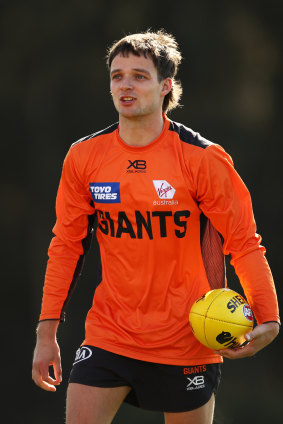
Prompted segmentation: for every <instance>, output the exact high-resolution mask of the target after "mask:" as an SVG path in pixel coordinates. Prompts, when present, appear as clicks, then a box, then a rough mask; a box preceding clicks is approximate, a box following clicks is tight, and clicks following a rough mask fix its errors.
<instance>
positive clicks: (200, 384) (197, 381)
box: [186, 375, 205, 390]
mask: <svg viewBox="0 0 283 424" xmlns="http://www.w3.org/2000/svg"><path fill="white" fill-rule="evenodd" d="M187 380H189V383H188V384H187V387H186V389H187V390H198V389H203V388H204V387H205V384H204V376H203V375H196V376H195V377H193V378H190V377H187Z"/></svg>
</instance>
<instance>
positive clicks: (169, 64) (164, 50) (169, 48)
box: [106, 29, 182, 112]
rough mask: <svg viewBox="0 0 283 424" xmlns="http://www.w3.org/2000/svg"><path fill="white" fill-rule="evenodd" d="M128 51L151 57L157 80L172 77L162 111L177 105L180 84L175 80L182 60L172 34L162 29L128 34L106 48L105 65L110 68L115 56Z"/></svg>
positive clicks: (180, 90)
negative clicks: (170, 86) (170, 87)
mask: <svg viewBox="0 0 283 424" xmlns="http://www.w3.org/2000/svg"><path fill="white" fill-rule="evenodd" d="M129 53H132V54H134V55H135V56H141V55H142V54H143V55H144V56H145V57H148V56H149V57H151V59H152V60H153V63H154V65H155V67H156V69H157V75H158V79H159V81H162V80H163V79H165V78H168V77H169V78H171V79H172V82H173V84H172V89H171V91H170V92H169V93H168V94H166V96H165V97H164V101H163V106H162V109H163V111H164V112H166V111H169V110H172V109H174V108H175V107H177V106H179V100H180V98H181V95H182V86H181V83H180V82H179V81H176V80H175V75H176V74H177V71H178V66H179V64H180V62H181V60H182V55H181V53H180V51H179V49H178V44H177V42H176V40H175V38H174V37H173V35H171V34H168V33H166V32H165V31H164V30H162V29H161V30H159V31H157V32H151V31H150V30H148V31H146V32H142V33H138V34H130V35H127V36H126V37H124V38H122V39H121V40H119V41H116V42H115V43H114V44H113V45H112V46H111V47H110V48H109V50H108V53H107V56H106V58H107V65H108V67H109V69H110V67H111V63H112V61H113V59H114V57H115V56H117V55H118V54H122V55H123V56H128V55H129Z"/></svg>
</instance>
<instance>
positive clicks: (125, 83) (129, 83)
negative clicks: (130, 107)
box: [121, 76, 133, 90]
mask: <svg viewBox="0 0 283 424" xmlns="http://www.w3.org/2000/svg"><path fill="white" fill-rule="evenodd" d="M121 88H122V89H123V90H131V89H132V88H133V79H132V77H131V76H125V77H124V78H123V79H122V81H121Z"/></svg>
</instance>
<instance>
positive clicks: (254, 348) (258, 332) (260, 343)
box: [216, 322, 279, 359]
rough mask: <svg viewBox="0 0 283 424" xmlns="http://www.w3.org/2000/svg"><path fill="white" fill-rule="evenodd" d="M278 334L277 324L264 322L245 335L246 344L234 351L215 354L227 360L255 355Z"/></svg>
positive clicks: (227, 350) (226, 350)
mask: <svg viewBox="0 0 283 424" xmlns="http://www.w3.org/2000/svg"><path fill="white" fill-rule="evenodd" d="M278 333H279V325H278V323H277V322H266V323H264V324H260V325H257V326H256V327H255V328H254V329H253V330H252V331H251V332H249V333H247V334H246V335H245V338H246V340H247V342H248V343H247V344H246V345H245V346H243V347H239V348H235V349H221V350H217V351H216V353H218V354H219V355H222V356H224V357H225V358H229V359H240V358H246V357H249V356H253V355H255V354H256V353H257V352H258V351H260V350H261V349H263V348H264V347H265V346H267V345H269V343H271V342H272V341H273V340H274V339H275V337H276V336H277V335H278Z"/></svg>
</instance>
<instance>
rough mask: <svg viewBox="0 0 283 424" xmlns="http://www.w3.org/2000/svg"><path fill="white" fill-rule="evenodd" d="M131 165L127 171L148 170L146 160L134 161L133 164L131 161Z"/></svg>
mask: <svg viewBox="0 0 283 424" xmlns="http://www.w3.org/2000/svg"><path fill="white" fill-rule="evenodd" d="M129 162H130V165H129V166H128V168H127V169H130V168H134V169H146V161H145V160H134V161H133V162H132V161H131V160H129Z"/></svg>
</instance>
